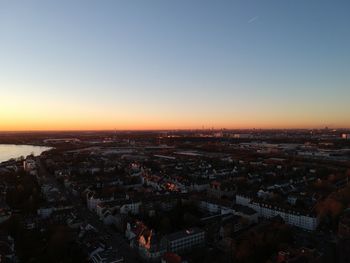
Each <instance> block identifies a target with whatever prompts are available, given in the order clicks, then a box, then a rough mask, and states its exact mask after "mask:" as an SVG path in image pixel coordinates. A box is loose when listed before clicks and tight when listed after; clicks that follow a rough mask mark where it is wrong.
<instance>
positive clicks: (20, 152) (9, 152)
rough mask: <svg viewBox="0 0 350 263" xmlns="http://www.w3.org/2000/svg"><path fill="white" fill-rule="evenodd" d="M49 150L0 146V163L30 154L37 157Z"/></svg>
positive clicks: (23, 146)
mask: <svg viewBox="0 0 350 263" xmlns="http://www.w3.org/2000/svg"><path fill="white" fill-rule="evenodd" d="M50 149H51V148H50V147H45V146H34V145H14V144H0V163H1V162H4V161H8V160H10V159H12V158H19V157H21V156H23V157H26V156H28V155H30V154H34V156H38V155H40V154H41V153H42V152H44V151H47V150H50Z"/></svg>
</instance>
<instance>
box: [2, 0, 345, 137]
mask: <svg viewBox="0 0 350 263" xmlns="http://www.w3.org/2000/svg"><path fill="white" fill-rule="evenodd" d="M349 12H350V2H349V1H323V0H319V1H312V0H306V1H305V0H296V1H286V0H285V1H280V0H279V1H278V0H275V1H272V0H271V1H269V0H267V1H261V0H260V1H259V0H257V1H249V0H242V1H206V0H198V1H192V0H177V1H165V0H164V1H153V0H150V1H144V0H143V1H141V0H140V1H133V0H128V1H126V0H125V1H122V0H118V1H6V0H5V1H1V2H0V90H1V96H0V130H14V129H20V130H31V129H113V128H117V129H153V128H154V129H159V128H164V129H168V128H201V127H202V126H205V127H213V126H214V127H216V128H223V127H226V128H252V127H255V128H281V127H286V128H297V127H300V128H304V127H316V128H319V127H324V126H330V127H350V115H349V112H350V106H349V105H350V103H349V101H350V15H349Z"/></svg>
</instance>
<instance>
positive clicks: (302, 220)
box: [236, 195, 319, 230]
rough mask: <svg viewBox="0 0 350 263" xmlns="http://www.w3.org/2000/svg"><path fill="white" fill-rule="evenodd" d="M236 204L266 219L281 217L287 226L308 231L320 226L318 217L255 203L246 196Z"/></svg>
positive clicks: (239, 198) (238, 197) (237, 198)
mask: <svg viewBox="0 0 350 263" xmlns="http://www.w3.org/2000/svg"><path fill="white" fill-rule="evenodd" d="M236 204H240V205H247V206H249V207H250V208H253V209H254V210H255V211H257V212H258V214H259V216H261V217H264V218H271V217H274V216H280V217H282V218H283V220H284V221H285V222H286V223H287V224H289V225H293V226H297V227H300V228H303V229H306V230H315V229H316V228H317V226H318V224H319V219H318V218H317V216H316V215H310V214H306V213H302V212H299V211H295V210H292V209H284V208H281V207H279V206H277V205H272V204H265V203H263V202H260V201H253V200H252V199H251V198H249V197H246V196H241V195H237V196H236Z"/></svg>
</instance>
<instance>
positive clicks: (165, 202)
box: [0, 128, 350, 263]
mask: <svg viewBox="0 0 350 263" xmlns="http://www.w3.org/2000/svg"><path fill="white" fill-rule="evenodd" d="M0 143H2V144H25V145H40V146H47V147H50V148H49V150H47V151H44V152H43V153H42V154H41V155H38V156H34V155H29V156H22V157H18V158H14V159H11V160H8V161H5V162H2V163H1V164H0V177H1V179H0V191H1V215H0V222H1V225H0V244H1V246H0V259H1V260H0V261H1V262H11V263H14V262H94V263H117V262H164V263H165V262H168V263H175V262H176V263H177V262H178V263H180V262H242V263H243V262H269V263H273V262H276V263H281V262H310V263H315V262H341V263H346V262H350V253H349V248H350V184H349V178H350V131H349V130H332V129H328V128H325V129H319V130H224V129H222V130H212V129H203V130H188V131H186V130H179V131H137V132H136V131H135V132H127V131H125V132H122V131H120V132H119V131H118V132H116V131H106V132H33V133H29V132H27V133H25V132H23V133H5V132H4V133H1V134H0Z"/></svg>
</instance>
